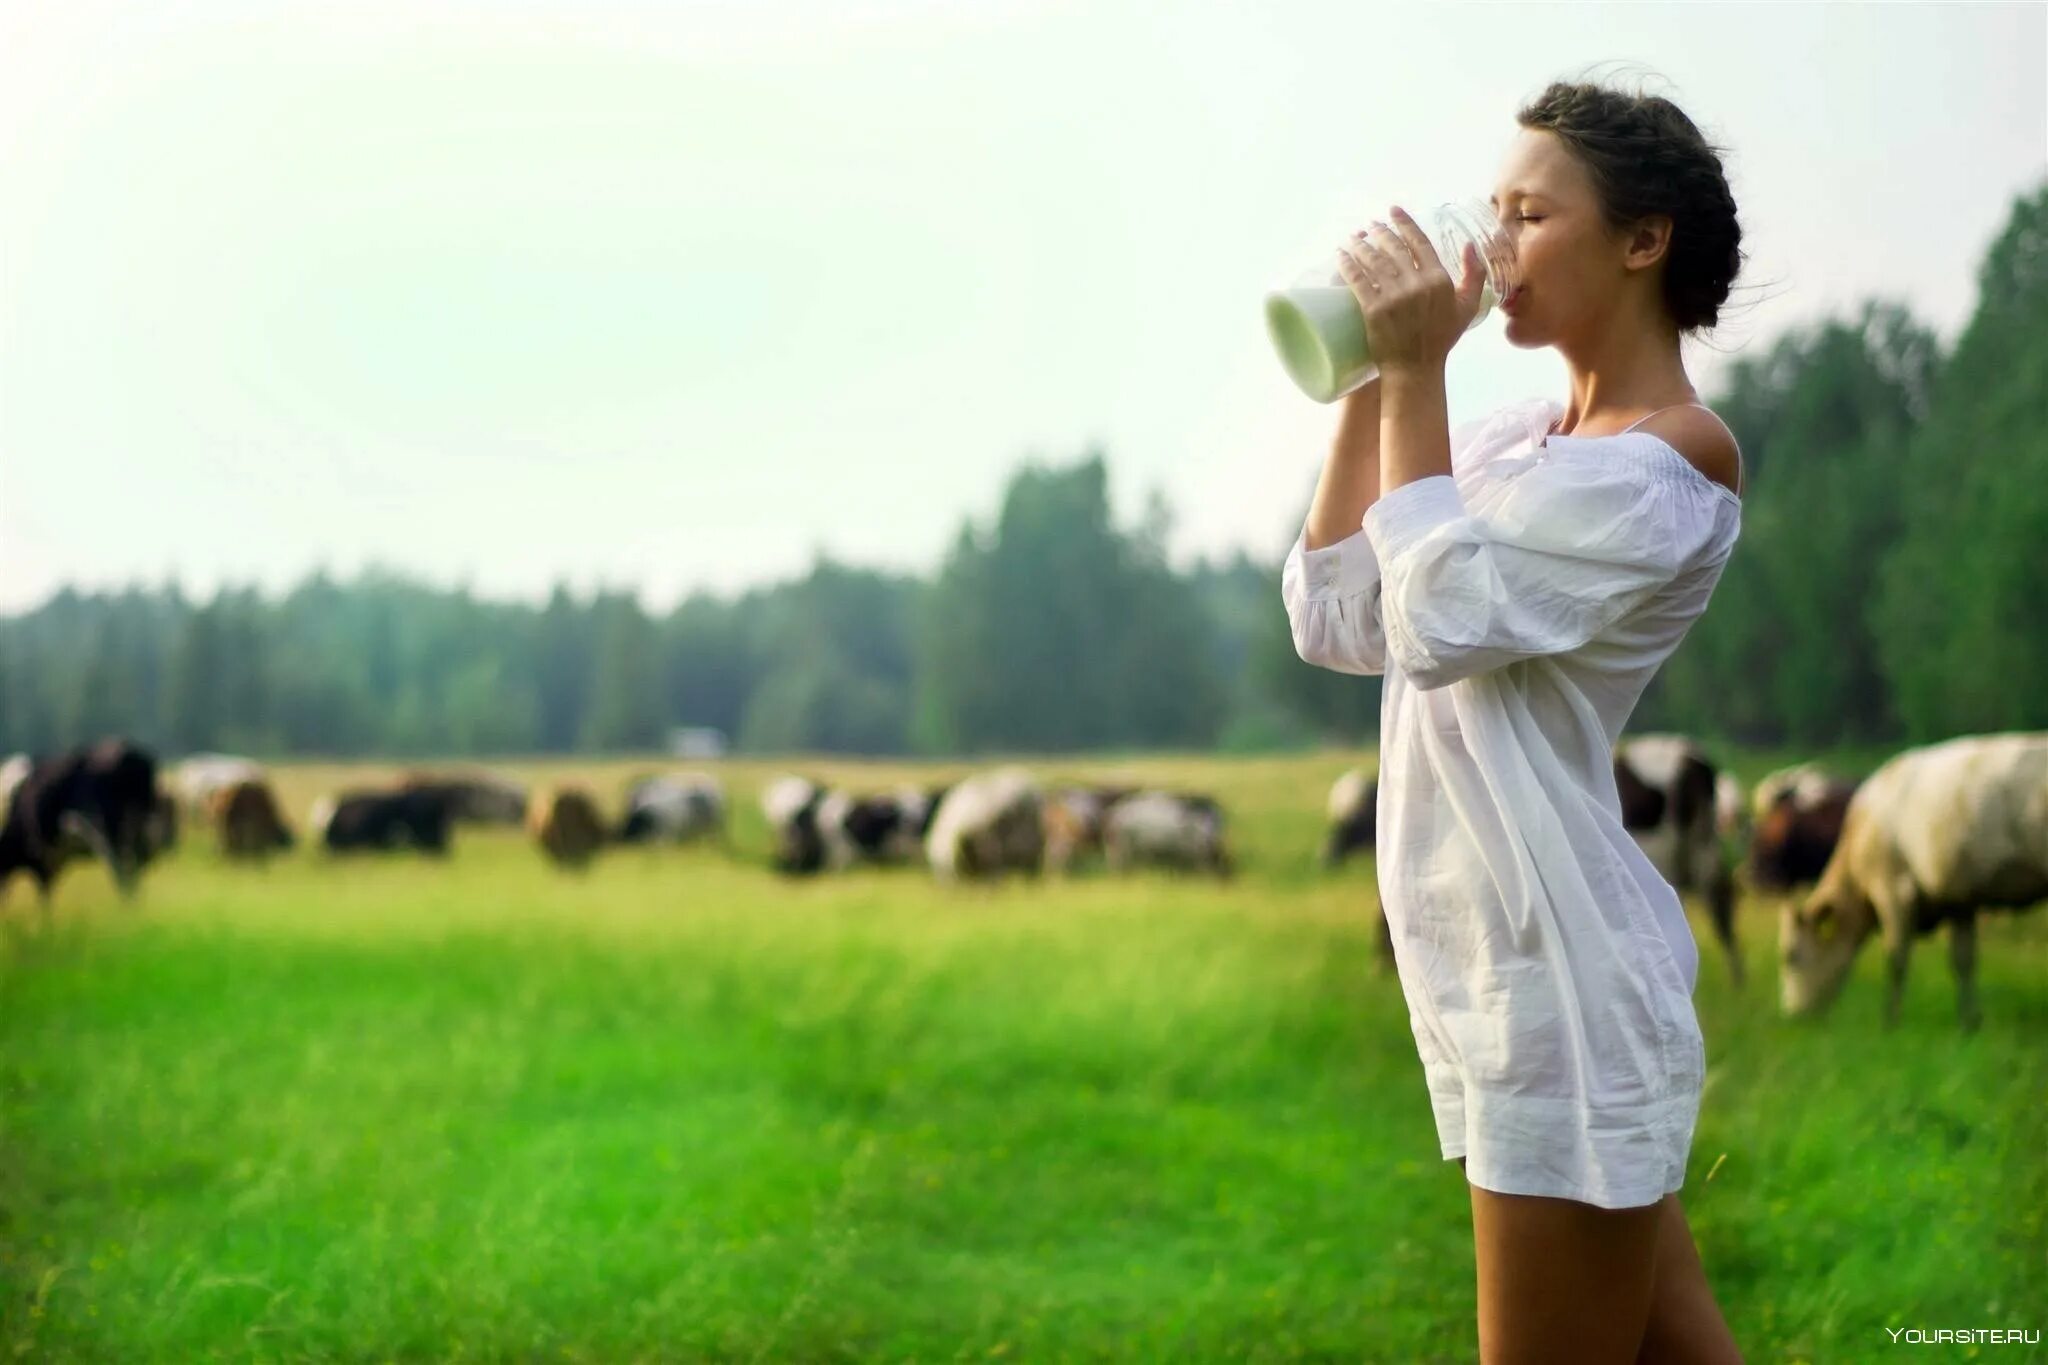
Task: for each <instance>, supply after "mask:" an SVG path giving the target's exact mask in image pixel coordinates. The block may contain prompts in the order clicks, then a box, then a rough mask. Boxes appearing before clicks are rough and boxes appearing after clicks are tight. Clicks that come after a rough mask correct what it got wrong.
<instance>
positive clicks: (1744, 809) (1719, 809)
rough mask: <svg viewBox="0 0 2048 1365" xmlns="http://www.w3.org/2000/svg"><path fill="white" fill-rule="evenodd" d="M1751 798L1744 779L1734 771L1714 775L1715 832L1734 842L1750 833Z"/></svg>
mask: <svg viewBox="0 0 2048 1365" xmlns="http://www.w3.org/2000/svg"><path fill="white" fill-rule="evenodd" d="M1748 817H1749V798H1748V796H1747V795H1746V794H1745V793H1744V792H1743V790H1742V780H1741V779H1740V778H1738V777H1737V776H1736V775H1735V774H1734V773H1730V772H1723V773H1719V774H1716V775H1715V777H1714V832H1715V833H1717V834H1719V835H1720V836H1721V838H1722V839H1723V840H1724V841H1726V842H1728V843H1732V844H1740V843H1741V842H1742V839H1743V836H1744V835H1745V834H1747V833H1748V823H1749V821H1748Z"/></svg>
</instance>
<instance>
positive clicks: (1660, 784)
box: [1614, 734, 1744, 990]
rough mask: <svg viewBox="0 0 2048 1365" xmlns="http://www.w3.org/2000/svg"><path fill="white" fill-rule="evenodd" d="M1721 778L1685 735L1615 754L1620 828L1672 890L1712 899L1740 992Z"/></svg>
mask: <svg viewBox="0 0 2048 1365" xmlns="http://www.w3.org/2000/svg"><path fill="white" fill-rule="evenodd" d="M1718 777H1719V774H1718V773H1717V771H1716V769H1715V767H1714V763H1713V760H1711V759H1709V758H1708V757H1707V755H1706V753H1705V751H1704V750H1702V749H1701V748H1700V746H1699V745H1698V744H1696V743H1694V742H1693V741H1692V740H1690V739H1688V738H1686V737H1685V736H1683V735H1665V734H1645V735H1637V736H1634V737H1631V738H1628V739H1624V740H1623V741H1622V742H1621V744H1620V745H1619V746H1617V748H1616V749H1615V753H1614V784H1615V788H1616V791H1617V794H1618V795H1619V797H1620V800H1621V823H1622V826H1623V827H1624V828H1625V829H1627V830H1628V832H1629V835H1630V836H1631V837H1632V838H1634V839H1635V841H1636V844H1637V846H1638V847H1640V848H1641V849H1642V850H1643V854H1644V856H1646V857H1647V858H1649V860H1650V862H1651V864H1652V865H1653V866H1655V867H1656V869H1657V872H1658V875H1660V876H1662V877H1663V878H1664V880H1665V881H1667V882H1669V883H1670V884H1671V886H1672V889H1674V890H1676V891H1678V892H1679V893H1680V894H1684V893H1686V892H1692V893H1693V894H1695V895H1699V896H1703V897H1704V898H1705V899H1706V902H1707V909H1708V911H1709V913H1710V914H1711V916H1712V922H1713V926H1714V936H1715V937H1716V938H1718V939H1719V940H1720V942H1721V949H1722V952H1723V953H1724V954H1725V955H1726V956H1727V959H1728V976H1729V979H1730V981H1731V982H1732V983H1733V984H1734V986H1735V987H1736V988H1737V989H1738V990H1739V989H1740V988H1741V987H1742V984H1743V980H1744V973H1743V968H1742V954H1741V952H1740V950H1739V949H1738V948H1737V947H1736V943H1735V875H1734V873H1733V871H1732V870H1731V869H1730V868H1729V866H1728V859H1727V858H1726V857H1725V856H1724V855H1723V852H1722V848H1721V835H1720V831H1719V828H1718V823H1719V821H1718V816H1717V809H1718V808H1717V803H1716V796H1717V790H1716V789H1717V786H1718Z"/></svg>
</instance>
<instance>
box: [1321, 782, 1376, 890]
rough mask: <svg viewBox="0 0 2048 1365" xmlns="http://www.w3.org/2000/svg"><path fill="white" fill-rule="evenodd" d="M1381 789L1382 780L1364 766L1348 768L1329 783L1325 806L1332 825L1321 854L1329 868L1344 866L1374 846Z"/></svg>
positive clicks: (1326, 866)
mask: <svg viewBox="0 0 2048 1365" xmlns="http://www.w3.org/2000/svg"><path fill="white" fill-rule="evenodd" d="M1379 792H1380V784H1379V780H1378V779H1377V778H1375V777H1374V776H1373V775H1372V774H1371V773H1369V772H1367V771H1366V770H1365V769H1364V768H1352V769H1349V770H1348V771H1346V772H1344V773H1342V774H1340V775H1339V776H1338V778H1337V780H1336V781H1335V782H1333V783H1331V784H1330V799H1329V802H1328V804H1327V806H1326V814H1327V816H1328V818H1329V824H1330V829H1329V833H1328V834H1327V835H1326V836H1324V839H1323V854H1322V863H1323V867H1324V868H1325V869H1326V870H1334V869H1336V868H1339V867H1342V866H1343V865H1344V861H1345V859H1347V858H1349V857H1350V856H1351V855H1352V854H1354V853H1358V852H1361V851H1363V852H1370V851H1371V850H1372V848H1373V845H1374V842H1375V837H1376V836H1375V830H1374V821H1375V819H1376V818H1377V808H1378V805H1379Z"/></svg>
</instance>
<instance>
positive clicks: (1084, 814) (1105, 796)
mask: <svg viewBox="0 0 2048 1365" xmlns="http://www.w3.org/2000/svg"><path fill="white" fill-rule="evenodd" d="M1137 790H1138V788H1136V787H1131V786H1119V785H1101V784H1096V785H1081V786H1067V787H1060V788H1057V789H1055V790H1054V791H1052V792H1051V793H1049V794H1048V795H1047V796H1046V798H1045V806H1044V820H1045V866H1046V870H1048V871H1050V872H1053V873H1056V874H1061V875H1064V874H1068V873H1071V872H1073V871H1074V870H1075V869H1076V868H1078V867H1080V866H1082V865H1083V863H1084V861H1087V862H1092V861H1094V860H1095V859H1098V858H1101V857H1102V856H1103V847H1102V825H1103V820H1104V818H1105V817H1106V816H1107V815H1108V814H1109V811H1110V808H1111V807H1112V806H1114V805H1116V803H1117V802H1119V801H1121V800H1123V799H1124V798H1125V797H1126V796H1129V795H1130V794H1131V793H1133V792H1135V791H1137Z"/></svg>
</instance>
